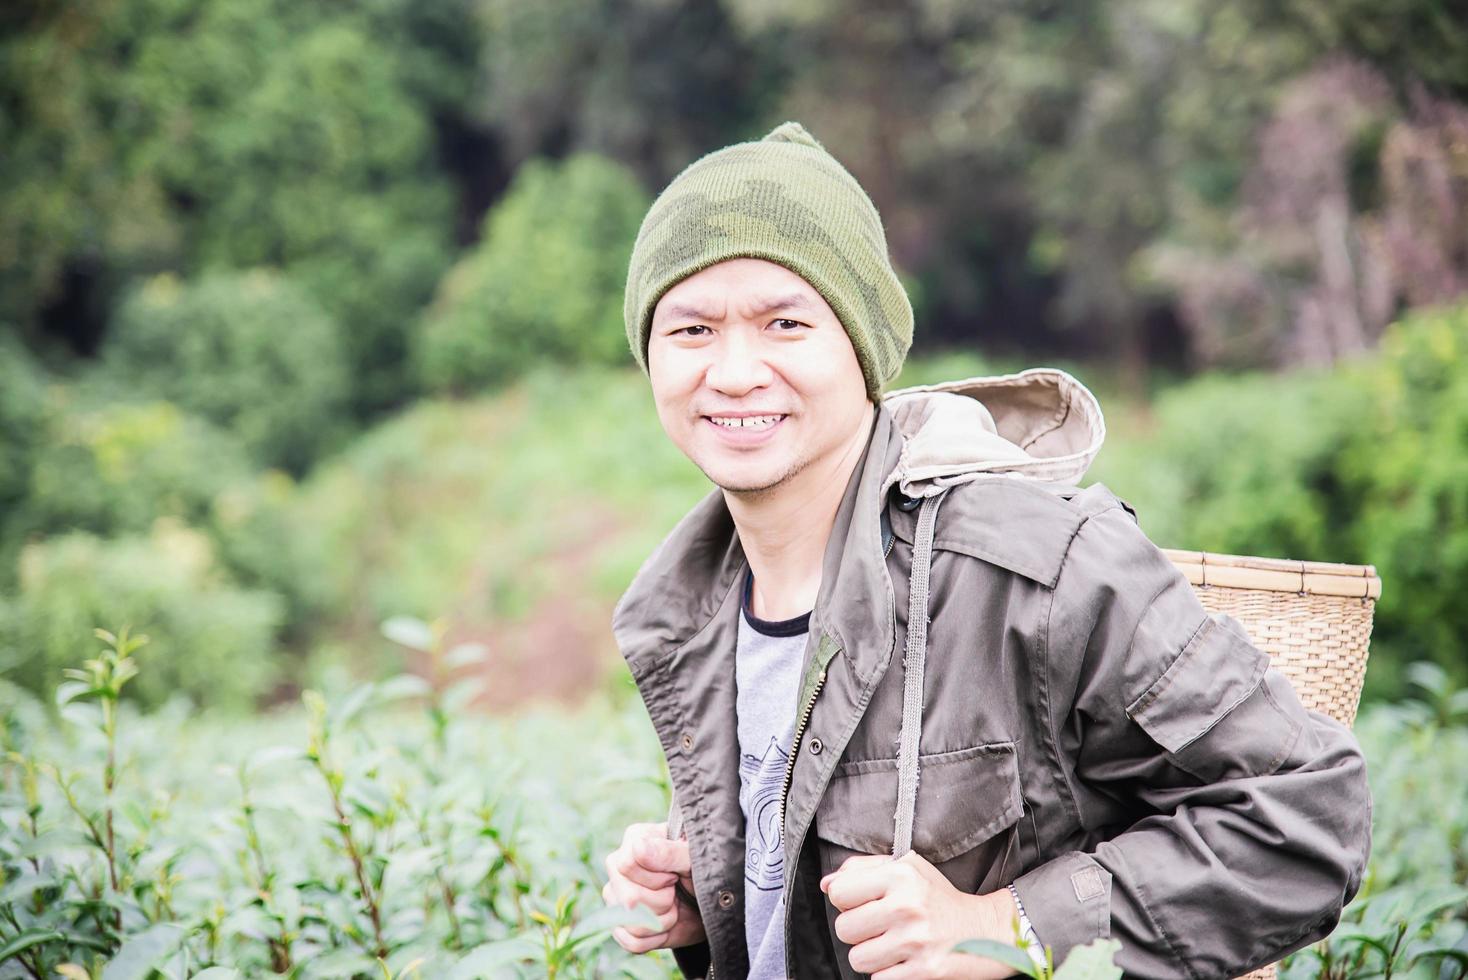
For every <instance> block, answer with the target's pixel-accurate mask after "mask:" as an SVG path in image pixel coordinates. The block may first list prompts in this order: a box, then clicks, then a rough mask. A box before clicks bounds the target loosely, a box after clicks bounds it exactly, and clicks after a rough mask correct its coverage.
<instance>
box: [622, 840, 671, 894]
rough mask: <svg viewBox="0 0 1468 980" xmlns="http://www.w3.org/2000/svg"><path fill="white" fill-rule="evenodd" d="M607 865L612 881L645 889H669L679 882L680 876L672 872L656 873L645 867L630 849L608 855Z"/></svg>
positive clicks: (625, 848)
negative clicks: (621, 881)
mask: <svg viewBox="0 0 1468 980" xmlns="http://www.w3.org/2000/svg"><path fill="white" fill-rule="evenodd" d="M606 865H607V877H608V878H609V879H611V880H612V881H617V880H619V879H621V880H626V881H634V882H636V883H637V884H639V885H642V886H643V887H644V888H667V887H669V886H671V885H672V884H673V883H674V882H675V881H677V880H678V875H677V874H675V873H673V872H671V871H654V870H649V869H648V868H645V867H643V866H642V865H641V864H639V863H638V861H637V856H636V855H635V854H634V853H633V851H632V850H631V849H630V848H628V847H619V848H617V849H616V850H615V851H613V852H612V853H610V854H608V855H607V860H606Z"/></svg>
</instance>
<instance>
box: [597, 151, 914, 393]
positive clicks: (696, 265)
mask: <svg viewBox="0 0 1468 980" xmlns="http://www.w3.org/2000/svg"><path fill="white" fill-rule="evenodd" d="M733 258H756V259H766V260H768V261H770V262H777V263H779V264H780V265H783V266H784V267H785V268H787V269H789V270H790V271H791V272H794V273H795V274H797V275H798V276H800V277H801V278H802V279H804V280H805V281H806V282H808V283H810V284H811V285H812V286H814V287H815V288H816V290H817V291H819V292H820V294H821V296H822V297H823V298H824V299H825V300H826V302H827V303H828V304H830V307H831V309H832V310H834V311H835V313H836V315H837V316H838V317H839V318H840V319H841V324H842V326H844V327H845V328H846V333H847V335H848V336H849V337H850V338H851V345H852V346H853V347H854V348H856V359H857V361H859V362H860V364H861V371H862V374H863V376H864V377H865V378H866V386H867V394H868V395H870V396H871V398H872V400H873V401H879V400H880V398H881V392H882V387H883V385H885V384H886V383H887V382H888V381H890V380H892V378H893V377H895V376H896V374H897V372H898V370H899V369H900V368H901V367H902V360H903V358H904V357H906V356H907V350H908V348H909V347H911V346H912V304H911V303H910V302H909V301H908V298H907V293H906V291H904V290H903V288H902V283H901V282H899V281H898V279H897V273H896V272H894V271H893V269H892V264H891V262H890V261H889V260H888V258H887V237H886V234H885V233H884V232H883V230H882V218H881V216H880V215H879V214H877V208H876V206H875V205H873V204H872V201H871V198H869V197H868V196H867V194H866V191H864V190H862V188H861V185H860V184H858V183H857V182H856V178H855V177H853V176H851V174H850V173H848V172H847V170H846V168H845V167H843V166H841V164H840V163H839V162H837V160H836V158H835V157H833V156H831V154H829V153H827V152H826V150H825V148H824V147H822V146H821V144H820V143H819V142H817V141H816V139H815V137H813V136H811V134H810V133H808V132H806V131H805V128H804V127H802V126H801V125H800V124H799V123H794V122H787V123H784V124H783V125H780V126H778V127H776V128H775V129H774V130H772V131H771V132H770V134H769V135H768V136H766V137H765V138H764V139H762V140H758V141H755V142H750V143H736V144H734V145H733V146H726V147H724V148H723V149H721V150H715V151H714V152H712V153H710V154H708V155H707V156H704V157H701V158H700V159H698V160H695V161H694V162H693V163H691V164H689V165H688V166H687V167H685V168H684V170H683V172H682V173H680V174H679V175H678V176H677V177H675V178H673V180H672V182H671V183H670V184H668V186H667V187H666V188H665V189H664V190H663V192H662V194H660V195H658V199H657V200H656V201H654V202H653V203H652V207H651V208H649V209H648V212H647V216H646V217H645V218H643V219H642V227H641V228H640V229H639V230H638V232H637V242H636V244H635V245H634V246H633V249H632V261H631V263H630V264H629V266H628V269H627V293H626V299H625V302H624V305H623V315H624V317H625V318H626V321H627V341H628V343H630V344H631V346H632V354H633V356H635V357H636V358H637V363H638V365H640V366H641V367H642V369H643V370H644V371H646V370H647V340H648V333H649V331H650V329H651V327H652V313H653V308H654V307H656V306H657V303H658V300H659V299H661V298H662V296H663V294H664V293H666V292H667V291H668V290H669V289H671V288H672V287H673V286H674V285H675V284H677V283H678V282H680V281H681V280H683V279H686V278H687V277H689V276H691V275H693V274H694V273H695V272H698V271H700V270H702V269H706V268H708V267H709V266H711V265H714V264H716V263H719V262H722V261H724V260H725V259H733Z"/></svg>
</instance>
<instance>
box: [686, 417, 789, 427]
mask: <svg viewBox="0 0 1468 980" xmlns="http://www.w3.org/2000/svg"><path fill="white" fill-rule="evenodd" d="M787 417H788V416H785V415H744V416H734V415H705V416H704V418H706V419H708V420H709V421H710V422H712V423H713V424H714V425H717V426H718V427H719V428H721V429H735V430H744V431H758V430H760V429H768V428H770V427H771V426H773V425H774V424H775V423H777V422H779V421H781V420H782V419H785V418H787Z"/></svg>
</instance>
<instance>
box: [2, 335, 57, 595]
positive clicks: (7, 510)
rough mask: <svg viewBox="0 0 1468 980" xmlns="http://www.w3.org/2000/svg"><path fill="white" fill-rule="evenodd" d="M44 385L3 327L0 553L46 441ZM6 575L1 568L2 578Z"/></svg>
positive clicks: (23, 351)
mask: <svg viewBox="0 0 1468 980" xmlns="http://www.w3.org/2000/svg"><path fill="white" fill-rule="evenodd" d="M45 416H46V403H45V389H44V387H43V383H42V381H41V376H40V372H39V369H38V368H37V366H36V365H35V363H34V362H32V360H31V358H30V356H29V355H28V354H26V352H25V350H24V349H23V348H22V347H21V345H20V344H19V342H17V341H16V339H15V338H14V337H13V336H12V335H10V334H9V333H8V332H6V331H5V329H4V328H3V327H0V556H3V555H6V554H8V553H9V550H10V549H9V547H7V539H8V538H9V537H10V536H11V535H12V534H14V533H15V532H14V531H13V530H12V529H13V527H14V523H13V514H14V511H15V508H16V506H17V505H18V504H20V503H21V502H22V501H24V500H25V498H26V495H27V494H28V493H29V490H30V480H31V468H32V466H33V465H34V461H35V457H36V454H37V453H38V452H39V451H40V449H41V446H42V443H43V433H44V424H43V423H44V420H45ZM4 579H5V575H4V573H3V571H0V582H3V581H4Z"/></svg>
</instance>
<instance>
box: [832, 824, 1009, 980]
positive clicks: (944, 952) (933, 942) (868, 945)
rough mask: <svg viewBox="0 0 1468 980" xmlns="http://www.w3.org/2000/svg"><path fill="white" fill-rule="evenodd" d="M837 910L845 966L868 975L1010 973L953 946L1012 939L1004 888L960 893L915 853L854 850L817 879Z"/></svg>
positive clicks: (889, 979) (952, 977)
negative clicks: (846, 947)
mask: <svg viewBox="0 0 1468 980" xmlns="http://www.w3.org/2000/svg"><path fill="white" fill-rule="evenodd" d="M821 891H823V892H825V893H826V897H827V898H828V899H830V901H831V904H833V905H835V906H836V908H837V909H839V910H840V913H841V914H840V915H838V916H836V935H837V936H839V937H840V938H841V940H842V941H843V942H845V943H848V944H850V946H851V957H850V959H851V968H852V969H853V970H855V971H857V972H858V973H869V974H871V975H872V980H918V978H932V980H991V978H992V980H998V978H1001V977H1009V976H1013V975H1014V971H1013V970H1011V969H1010V968H1009V967H1007V966H1004V965H1003V964H1001V963H998V962H997V961H995V960H991V959H985V958H982V957H978V956H970V955H967V954H963V953H954V952H951V950H952V949H953V947H954V946H956V945H958V944H959V943H961V942H963V941H964V940H965V939H994V940H997V941H999V942H1002V943H1013V942H1014V927H1013V917H1014V916H1015V914H1016V911H1015V906H1014V899H1013V898H1012V897H1011V896H1010V894H1009V890H1008V889H1000V890H999V891H997V892H992V893H990V894H988V895H970V894H968V893H966V892H961V891H959V890H958V889H957V888H954V887H953V885H952V884H951V883H950V882H949V881H948V879H947V878H945V877H943V873H942V872H941V871H939V870H938V869H937V868H935V867H933V865H932V864H930V863H929V862H928V861H927V859H925V858H924V857H923V856H922V855H920V854H918V853H917V852H916V851H909V852H908V853H907V854H906V855H904V856H903V857H901V858H896V859H894V858H893V857H892V856H891V855H879V854H860V855H857V856H855V857H851V858H848V859H847V860H846V861H845V862H844V863H843V864H842V865H841V867H839V868H837V869H836V870H835V871H833V872H831V873H830V874H828V875H826V876H825V877H824V878H822V879H821Z"/></svg>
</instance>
